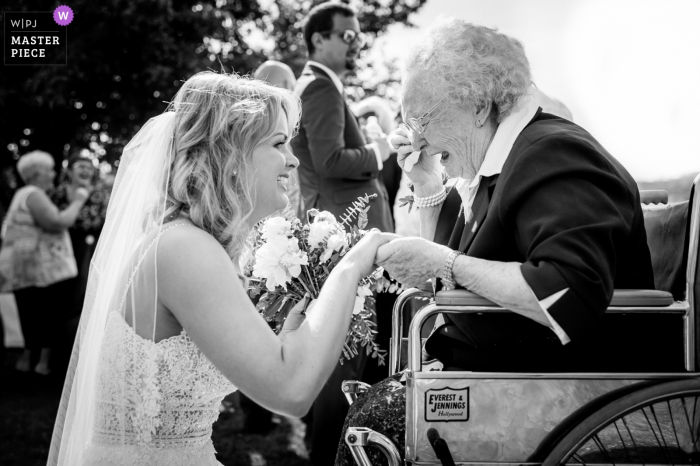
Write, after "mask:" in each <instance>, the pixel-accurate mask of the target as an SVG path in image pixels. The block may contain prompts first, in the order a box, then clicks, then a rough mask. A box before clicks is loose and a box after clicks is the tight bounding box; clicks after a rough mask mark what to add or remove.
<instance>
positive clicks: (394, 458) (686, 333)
mask: <svg viewBox="0 0 700 466" xmlns="http://www.w3.org/2000/svg"><path fill="white" fill-rule="evenodd" d="M699 187H700V175H698V176H697V177H696V178H695V180H694V182H693V187H692V191H691V197H690V202H689V212H688V223H687V225H689V227H687V230H686V236H687V237H688V238H689V243H688V251H687V258H688V262H687V268H686V280H685V281H686V296H685V300H684V301H676V302H673V299H672V297H671V296H670V293H665V292H661V291H651V290H649V291H646V290H615V292H614V294H613V298H612V301H611V303H610V306H609V307H608V309H607V311H606V312H608V313H618V314H649V313H651V314H658V313H662V314H665V315H668V314H674V315H682V318H683V337H684V353H685V354H684V356H685V357H684V359H685V360H684V365H685V369H686V371H687V372H680V373H679V372H677V373H554V374H552V373H546V374H543V373H495V372H494V373H485V372H423V371H422V363H421V349H422V348H421V330H422V327H423V325H424V324H425V322H426V321H427V319H428V318H430V317H431V316H433V315H436V314H439V313H450V314H453V313H464V312H467V313H504V312H510V311H508V310H507V309H504V308H502V307H500V306H497V305H496V304H494V303H492V302H491V301H489V300H486V299H484V298H482V297H480V296H478V295H475V294H473V293H470V292H468V291H466V290H452V291H444V292H438V293H437V294H436V295H435V296H433V294H432V292H431V291H426V290H421V289H418V288H412V289H410V290H407V291H405V292H404V293H402V294H401V295H400V296H399V298H398V299H397V300H396V303H395V305H394V309H393V315H392V334H391V343H390V353H389V374H390V375H393V374H395V373H397V372H399V371H400V359H401V343H402V331H403V328H404V325H403V320H404V319H403V314H404V306H405V305H406V304H407V303H408V302H409V301H410V300H411V299H413V298H434V301H433V302H431V303H429V304H428V305H426V306H424V307H423V308H422V309H420V310H419V311H418V312H417V314H416V315H415V316H414V318H413V319H412V321H411V323H410V327H409V331H408V366H407V371H406V374H407V386H406V424H407V426H406V462H407V463H410V464H415V465H419V464H420V465H423V464H425V465H428V464H431V465H434V464H444V465H449V464H456V463H454V461H453V460H452V458H451V457H450V458H448V459H445V456H444V454H443V455H441V454H440V453H439V451H440V450H439V448H438V446H437V445H438V444H439V443H440V441H441V440H442V439H440V438H439V435H438V436H437V440H438V441H435V435H436V434H435V433H433V438H432V439H430V445H431V446H432V447H433V449H434V450H435V452H436V457H430V458H425V457H422V458H419V456H420V455H418V454H417V450H418V447H417V443H418V441H419V439H418V438H417V436H416V435H417V433H416V431H415V429H411V427H413V426H412V423H413V424H415V423H416V422H418V421H417V419H418V417H419V412H418V410H419V409H425V407H424V406H423V407H422V408H421V401H420V400H419V401H415V400H412V398H413V394H412V393H410V392H411V390H416V388H415V386H416V384H419V383H431V381H439V380H441V379H450V380H455V379H459V380H468V381H472V382H478V381H499V380H509V381H512V382H514V383H516V384H517V383H522V384H524V383H530V382H532V383H538V382H539V383H545V382H551V381H560V382H557V383H563V384H566V383H582V384H585V383H593V384H596V383H607V382H609V381H616V382H614V383H618V384H619V386H618V388H617V390H612V391H613V392H615V394H616V395H613V394H612V393H610V394H607V393H605V392H602V393H600V394H599V398H593V399H589V400H587V401H586V403H584V405H582V406H580V408H581V409H580V410H579V411H578V412H579V414H578V416H574V415H573V414H572V415H570V416H568V417H567V418H566V419H563V420H562V421H564V422H568V423H569V425H570V426H569V427H568V430H571V429H572V428H574V427H576V423H577V422H580V421H583V420H584V418H583V417H582V415H581V414H580V412H581V411H582V412H586V411H587V413H586V416H587V415H589V414H590V413H591V412H595V411H597V410H599V409H601V408H602V407H603V406H601V403H602V400H608V399H612V397H614V396H617V398H616V400H621V399H622V398H624V397H625V396H627V395H630V393H634V390H636V391H637V392H641V391H642V390H643V389H644V388H643V386H645V383H644V382H646V383H647V384H657V383H662V382H664V381H671V380H683V379H696V380H700V372H698V355H697V352H698V349H700V348H698V343H697V337H698V331H697V330H696V328H697V325H698V323H699V322H697V320H696V313H698V312H700V306H698V302H697V301H696V299H698V298H697V297H696V291H698V292H700V291H699V290H700V280H699V279H698V255H699V253H700V193H698V192H697V190H698V188H699ZM662 193H663V192H662ZM659 195H660V193H659V192H653V193H649V192H646V193H644V192H643V194H642V199H643V201H645V203H650V202H649V201H651V202H655V201H656V202H658V200H659ZM661 200H662V203H665V201H664V200H663V199H661ZM669 299H670V302H668V301H669ZM659 304H662V305H659ZM533 381H534V382H533ZM566 381H568V382H566ZM596 381H598V382H596ZM636 382H642V383H641V384H636V385H634V384H635V383H636ZM625 385H628V388H626V387H625ZM640 387H642V389H641V390H640ZM366 390H367V386H366V384H360V383H356V382H354V381H348V382H346V383H344V384H343V391H344V392H345V393H346V396H347V397H348V401H349V402H350V403H352V402H353V401H354V399H355V397H356V394H357V393H359V392H363V391H366ZM586 407H589V408H590V409H588V410H586V409H584V408H586ZM669 411H670V405H669ZM564 422H562V424H563V423H564ZM431 430H433V429H431ZM555 430H556V429H555ZM430 435H431V434H430V433H429V434H428V436H429V437H430ZM559 440H560V438H559ZM547 441H549V442H550V443H551V442H552V440H551V439H549V436H548V438H546V439H543V442H542V443H541V444H539V445H537V447H536V450H537V451H539V450H547V451H549V450H553V449H554V448H555V447H556V443H554V444H553V445H546V444H547ZM345 442H346V444H347V445H348V446H349V447H350V450H351V452H352V454H353V457H354V458H355V461H356V463H357V464H358V465H360V466H371V463H370V462H369V459H368V457H367V455H366V453H365V451H364V447H365V446H368V445H374V446H376V447H378V448H379V449H380V450H381V451H382V452H383V453H384V454H385V456H386V457H387V460H388V464H389V465H390V466H397V465H399V464H400V456H399V454H398V450H397V448H396V446H395V445H394V444H393V443H392V442H391V441H390V440H389V439H388V438H387V437H385V436H383V435H382V434H379V433H377V432H375V431H372V430H371V429H366V428H357V427H349V428H348V430H347V432H346V434H345ZM423 442H424V440H423ZM424 444H425V442H424ZM440 445H441V444H440ZM424 446H425V445H424ZM423 451H425V448H423ZM547 451H544V453H541V454H540V456H542V454H547ZM532 453H535V452H532ZM447 456H449V454H448V455H447ZM477 463H478V464H482V463H490V464H494V463H500V464H508V463H513V464H542V463H541V462H531V461H529V458H528V459H527V460H525V461H523V459H522V458H519V459H517V460H513V461H508V460H506V461H503V460H499V459H494V460H487V461H483V460H479V459H476V460H475V461H474V462H473V461H471V460H470V461H469V462H468V463H466V462H461V463H458V464H477ZM544 464H547V462H546V461H545V463H544Z"/></svg>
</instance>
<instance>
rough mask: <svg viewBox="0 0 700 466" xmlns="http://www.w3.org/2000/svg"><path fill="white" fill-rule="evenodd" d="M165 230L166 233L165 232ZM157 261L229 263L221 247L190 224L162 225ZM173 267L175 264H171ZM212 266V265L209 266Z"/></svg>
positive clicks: (211, 237) (206, 234)
mask: <svg viewBox="0 0 700 466" xmlns="http://www.w3.org/2000/svg"><path fill="white" fill-rule="evenodd" d="M166 230H167V232H166ZM162 231H163V232H164V233H163V234H162V236H161V238H160V241H159V245H158V260H159V261H161V260H165V261H175V262H177V263H181V262H183V261H184V262H187V263H190V262H201V261H203V260H204V261H216V262H218V261H224V262H228V263H230V261H231V259H230V258H229V257H228V254H227V253H226V250H225V249H224V248H223V246H222V245H221V244H220V243H219V242H218V241H217V240H216V238H214V237H213V236H212V235H211V234H209V233H208V232H206V231H204V230H202V229H201V228H199V227H197V226H195V225H193V224H192V223H190V222H177V221H176V222H172V223H171V224H165V225H163V228H162ZM173 265H175V263H173ZM209 265H213V264H209Z"/></svg>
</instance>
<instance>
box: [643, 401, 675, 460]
mask: <svg viewBox="0 0 700 466" xmlns="http://www.w3.org/2000/svg"><path fill="white" fill-rule="evenodd" d="M644 409H645V408H642V410H641V411H642V414H644V418H645V419H646V420H647V424H649V430H651V433H652V434H654V438H656V444H657V445H658V446H659V447H661V442H660V441H659V437H658V435H656V431H655V430H654V426H653V425H652V424H651V421H650V420H649V416H647V412H646V411H645V410H644ZM661 451H662V452H663V454H664V457H666V461H670V459H669V458H668V455H667V454H666V450H665V449H663V448H662V449H661Z"/></svg>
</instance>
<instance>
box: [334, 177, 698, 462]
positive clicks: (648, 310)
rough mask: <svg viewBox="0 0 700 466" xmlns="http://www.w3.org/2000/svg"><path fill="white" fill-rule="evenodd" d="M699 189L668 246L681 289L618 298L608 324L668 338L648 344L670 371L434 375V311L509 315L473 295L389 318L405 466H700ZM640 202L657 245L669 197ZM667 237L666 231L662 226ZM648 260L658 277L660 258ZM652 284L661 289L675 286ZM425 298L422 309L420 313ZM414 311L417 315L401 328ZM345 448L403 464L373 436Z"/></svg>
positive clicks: (355, 388) (387, 443)
mask: <svg viewBox="0 0 700 466" xmlns="http://www.w3.org/2000/svg"><path fill="white" fill-rule="evenodd" d="M699 185H700V175H698V177H696V178H695V181H694V182H693V186H692V188H691V194H690V200H689V201H688V203H687V205H682V206H681V207H682V213H681V214H680V215H684V216H685V221H684V222H683V225H684V226H685V231H684V232H681V239H680V241H679V242H681V243H684V244H683V246H682V247H681V246H680V245H678V244H677V243H676V246H677V247H676V249H675V250H673V249H665V251H666V252H668V251H672V252H673V253H674V254H677V255H678V257H679V261H678V263H677V264H676V265H675V266H674V267H675V269H676V273H677V276H678V277H679V278H680V292H679V293H676V296H675V297H674V295H673V294H672V293H671V292H669V291H661V290H615V292H614V294H613V297H612V301H611V303H610V305H609V307H608V309H607V311H606V313H605V315H604V317H603V319H606V318H617V319H626V322H627V323H628V324H630V325H631V326H630V327H629V328H633V329H636V328H637V322H641V321H642V320H644V319H646V320H645V321H646V322H647V323H649V322H651V324H650V325H651V326H653V327H656V328H658V329H660V330H659V331H660V332H663V333H666V334H668V335H666V336H665V337H659V341H656V340H655V341H652V342H645V343H647V344H650V345H652V347H651V351H653V352H656V351H657V350H658V351H660V352H661V353H662V354H663V360H664V361H666V360H668V362H669V364H668V370H654V371H641V372H640V371H637V372H603V371H601V372H596V371H590V372H576V373H510V372H509V373H499V372H466V371H465V372H434V371H428V370H427V369H426V368H425V367H423V363H422V361H421V350H422V338H421V337H422V336H425V333H422V332H423V327H424V324H425V323H426V321H428V319H430V318H431V317H434V316H436V315H437V314H438V313H448V314H454V313H478V314H480V315H489V314H493V313H508V312H509V311H508V310H506V309H504V308H501V307H499V306H498V305H496V304H494V303H493V302H491V301H489V300H487V299H484V298H482V297H480V296H478V295H475V294H473V293H470V292H468V291H466V290H451V291H441V292H438V293H433V292H432V289H430V288H427V289H426V288H423V289H418V288H413V289H410V290H407V291H404V292H403V293H402V294H401V295H400V296H399V298H398V299H397V301H396V304H395V306H394V309H393V327H392V339H391V348H390V353H389V375H392V374H396V373H397V372H399V371H400V370H401V368H402V367H404V361H403V360H404V359H407V361H406V362H407V364H406V365H405V374H404V377H405V381H406V438H405V445H406V447H405V452H404V453H405V455H404V456H405V464H410V465H416V466H418V465H456V464H459V465H467V464H469V465H477V464H484V465H486V464H488V465H495V464H498V465H511V464H512V465H516V464H517V465H533V466H534V465H558V464H606V465H607V464H625V465H632V464H640V465H642V464H646V465H649V464H700V359H699V358H700V344H699V343H698V336H700V334H699V333H698V332H699V331H698V325H700V317H698V316H699V314H698V313H700V303H699V302H698V300H700V279H699V278H698V275H699V272H698V259H699V255H700V247H699V246H700V196H698V195H697V194H698V193H697V190H698V186H699ZM641 194H642V202H643V203H645V204H650V205H649V206H645V224H646V225H647V231H648V233H647V235H648V236H649V231H650V230H652V229H653V227H652V226H651V225H650V224H649V223H648V222H649V221H653V219H651V217H653V215H648V214H647V212H654V211H656V212H657V215H656V217H664V216H665V215H666V211H667V210H668V209H671V208H672V207H673V205H667V197H668V196H667V194H666V193H665V191H661V192H647V191H643V192H642V193H641ZM684 204H685V203H684ZM675 206H678V204H676V205H675ZM669 211H670V210H669ZM666 217H667V215H666ZM660 228H661V230H662V232H663V230H664V228H665V226H664V225H661V227H660ZM681 228H682V227H681ZM683 235H684V238H683V237H682V236H683ZM666 247H668V245H666ZM650 249H652V245H651V242H650ZM651 252H652V262H653V263H654V270H655V274H656V273H659V270H658V268H657V264H656V262H657V258H655V252H657V253H658V251H654V250H652V251H651ZM664 255H668V254H667V253H664ZM662 262H663V261H662ZM666 262H668V261H666ZM667 265H668V264H666V267H667ZM661 269H663V267H661ZM667 269H668V267H667ZM663 273H664V274H668V273H669V272H668V270H665V271H664V272H663ZM661 278H662V279H665V278H668V277H661ZM656 281H657V283H656V287H657V288H660V289H663V288H668V287H669V286H670V285H666V284H662V285H661V286H660V284H659V280H656ZM662 281H663V280H662ZM666 281H667V282H668V280H666ZM678 282H679V281H678V280H677V281H676V283H678ZM671 291H673V290H671ZM417 300H419V302H422V303H423V304H424V305H423V307H422V308H420V309H419V310H417V311H416V310H414V309H415V308H416V307H417V306H416V305H415V303H416V301H417ZM411 303H414V304H413V305H412V306H411V305H409V304H411ZM425 303H427V304H425ZM406 314H409V316H408V317H405V315H406ZM410 314H415V315H413V316H412V319H410V323H409V324H408V325H405V324H406V323H408V320H409V317H410ZM609 316H610V317H609ZM649 319H651V320H649ZM406 327H407V328H406ZM428 327H429V326H428V325H426V328H428ZM635 333H636V331H635V332H629V335H620V338H621V339H623V340H624V339H625V338H627V339H629V338H632V340H630V341H629V342H626V343H625V344H635V341H634V340H633V338H634V334H635ZM630 335H631V336H630ZM636 344H639V341H636ZM406 347H407V355H406V356H407V358H404V357H402V349H405V348H406ZM368 387H369V386H368V385H366V384H363V383H361V382H357V381H346V382H345V383H344V384H343V387H342V390H343V391H344V392H345V395H346V397H347V399H348V401H349V402H350V403H351V404H352V403H353V402H354V401H355V400H356V399H357V397H358V396H361V395H360V394H361V393H362V392H364V391H366V390H367V389H368ZM344 441H345V443H346V444H347V445H348V447H349V448H350V451H351V453H352V455H353V457H354V459H355V462H356V463H357V464H358V465H359V466H371V463H370V461H369V459H368V456H367V453H366V451H365V448H366V447H374V448H378V449H379V450H380V451H382V452H383V453H384V455H385V456H386V458H387V462H388V464H389V465H390V466H398V465H399V464H401V462H402V460H401V455H400V454H399V451H398V448H397V446H396V445H395V444H394V443H393V442H392V441H391V440H390V439H389V438H387V437H386V436H384V435H382V434H381V433H379V432H376V431H373V430H371V429H368V428H363V427H353V426H350V427H348V429H347V431H346V433H345V437H344Z"/></svg>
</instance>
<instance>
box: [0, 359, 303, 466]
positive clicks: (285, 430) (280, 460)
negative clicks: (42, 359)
mask: <svg viewBox="0 0 700 466" xmlns="http://www.w3.org/2000/svg"><path fill="white" fill-rule="evenodd" d="M0 380H2V383H0V465H2V466H44V465H45V464H46V458H47V456H48V453H49V442H50V439H51V434H52V432H53V424H54V420H55V417H56V411H57V410H58V402H59V399H60V397H61V390H62V387H63V381H62V380H60V378H59V377H53V376H49V377H42V376H38V375H34V374H23V373H19V372H16V371H14V370H13V369H10V368H9V367H7V366H6V367H3V368H2V369H1V372H0ZM273 421H274V422H275V423H276V424H277V425H276V427H275V428H274V429H272V430H271V431H270V432H269V433H268V434H267V435H252V434H246V433H244V432H243V422H244V417H243V412H242V410H241V409H240V407H239V404H238V396H237V394H232V395H229V396H228V397H227V398H226V399H225V400H224V403H223V405H222V413H221V415H220V417H219V420H218V421H217V422H216V423H215V424H214V434H213V439H214V447H215V448H216V450H217V452H218V454H217V458H218V460H219V461H220V462H221V463H222V464H224V465H226V466H233V465H235V466H248V465H250V466H266V465H267V466H310V463H309V461H308V454H307V451H306V447H305V446H304V440H303V438H304V431H305V426H304V424H303V423H302V422H301V421H300V420H298V419H290V418H285V417H281V416H275V417H274V418H273Z"/></svg>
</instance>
